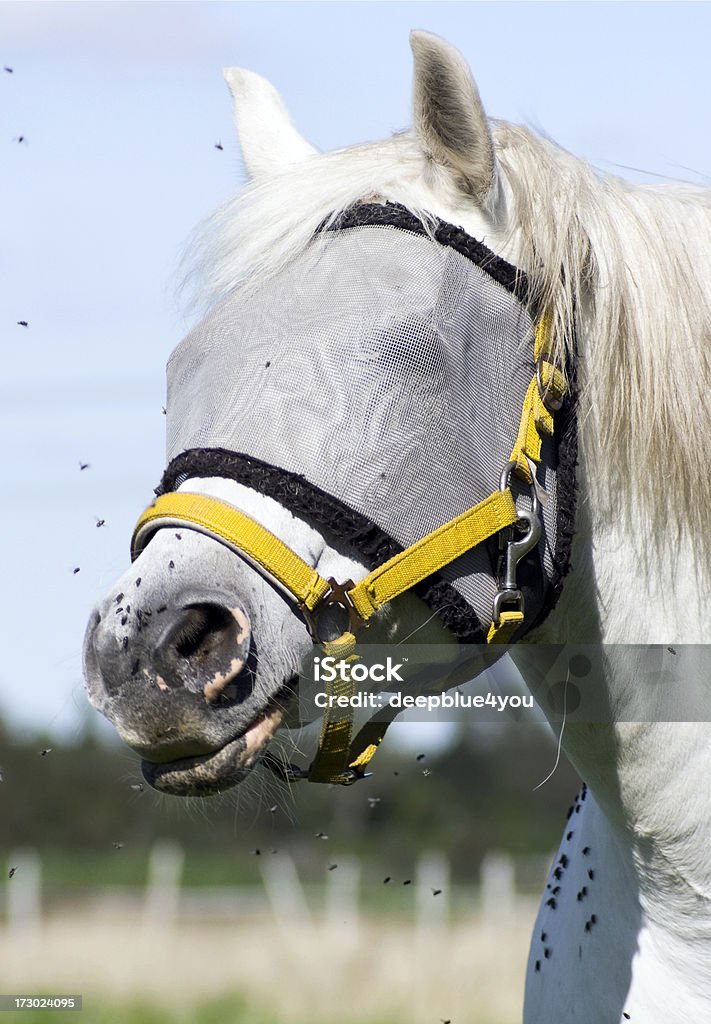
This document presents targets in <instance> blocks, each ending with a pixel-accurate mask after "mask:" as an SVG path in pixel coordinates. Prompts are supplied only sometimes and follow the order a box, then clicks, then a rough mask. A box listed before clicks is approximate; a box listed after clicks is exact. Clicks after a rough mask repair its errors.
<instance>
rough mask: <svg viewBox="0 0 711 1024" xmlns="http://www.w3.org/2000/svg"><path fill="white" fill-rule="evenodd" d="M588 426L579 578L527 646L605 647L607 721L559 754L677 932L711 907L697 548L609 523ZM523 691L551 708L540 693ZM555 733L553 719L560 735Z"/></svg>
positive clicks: (528, 663) (573, 737) (627, 522)
mask: <svg viewBox="0 0 711 1024" xmlns="http://www.w3.org/2000/svg"><path fill="white" fill-rule="evenodd" d="M589 425H590V421H589V419H588V420H587V422H586V420H585V418H583V420H582V422H581V438H580V440H581V463H580V467H579V470H580V493H579V500H578V523H577V533H576V539H575V543H574V547H573V556H572V563H573V570H572V571H571V573H570V575H569V576H568V577H567V579H566V582H565V585H564V588H563V593H562V595H561V600H560V602H559V604H558V606H557V607H556V609H555V610H554V612H553V613H552V614H551V616H550V617H549V620H548V621H547V623H546V624H545V625H544V627H542V628H541V629H539V630H538V631H537V632H536V633H535V635H534V636H533V637H532V639H533V641H534V643H536V642H538V643H544V644H545V643H550V644H572V645H577V644H584V645H588V644H591V645H595V646H598V647H599V645H601V646H602V654H603V657H602V664H603V670H602V672H601V673H600V674H596V676H595V678H594V684H593V685H595V686H596V687H599V692H598V695H597V696H598V706H602V707H603V708H604V712H605V715H604V717H606V721H604V722H600V723H595V724H590V723H580V724H575V723H574V722H573V721H569V722H567V723H566V724H565V726H564V727H563V732H562V746H563V749H564V750H565V752H566V754H567V756H568V758H569V760H570V761H571V762H572V763H573V765H574V766H575V767H576V769H577V771H578V772H579V774H580V775H581V777H582V778H583V779H585V780H586V782H587V783H588V785H589V787H590V789H591V790H592V792H593V794H594V796H595V799H596V800H597V802H598V803H599V805H600V807H601V809H602V812H603V814H604V816H605V822H604V824H600V826H599V828H600V830H607V831H609V833H610V844H611V848H617V849H618V850H620V851H622V855H623V857H624V858H625V859H626V860H627V861H628V862H629V863H630V864H632V865H633V869H634V871H635V872H636V875H637V883H636V884H637V887H638V891H639V899H640V902H641V905H642V907H643V910H644V911H645V914H646V916H647V917H649V918H651V919H653V920H656V921H657V923H658V924H659V927H662V928H666V927H671V928H676V929H677V930H679V929H681V930H682V931H683V929H684V927H685V925H684V923H683V922H684V917H685V915H686V914H687V913H688V911H689V907H690V906H692V905H693V904H694V903H695V901H697V900H698V895H699V894H705V895H706V896H707V897H711V865H709V862H708V856H707V851H706V839H705V836H704V834H703V829H701V828H699V823H700V822H706V821H708V820H711V791H710V790H709V787H708V785H707V782H706V780H707V777H708V772H709V769H711V743H710V742H709V740H710V739H711V728H710V727H709V725H708V723H707V722H706V721H704V719H706V718H707V717H708V712H707V704H708V694H707V686H706V680H707V678H708V667H709V665H708V658H707V657H706V654H705V652H706V650H707V648H706V647H705V646H704V645H705V644H706V643H707V642H708V641H709V639H710V637H709V633H710V632H711V630H710V623H709V621H708V615H707V611H706V610H707V609H708V594H707V593H705V592H704V591H705V590H708V587H707V585H705V584H704V582H703V577H704V573H703V566H702V565H701V559H700V552H699V548H698V546H697V545H696V544H695V543H694V542H693V541H692V539H690V538H689V537H688V535H687V537H686V538H684V537H681V538H680V537H679V535H678V533H677V532H675V531H670V534H669V536H668V537H664V536H662V537H659V536H656V537H655V538H654V541H653V542H650V541H645V537H648V534H646V533H645V523H644V518H643V516H642V515H641V514H640V515H639V516H638V518H637V519H636V520H635V517H634V516H633V515H630V514H622V512H618V514H617V515H611V514H610V509H609V504H608V501H607V499H603V500H601V501H599V502H598V501H597V500H596V498H597V497H598V495H599V490H598V488H596V487H595V486H590V481H589V479H588V474H589V467H590V464H591V462H593V460H592V459H591V458H590V449H591V447H592V446H594V445H595V444H596V438H595V437H594V436H591V434H590V431H589ZM597 463H598V460H597V459H596V460H595V464H597ZM645 543H646V544H647V547H646V548H645ZM535 659H536V655H535V654H534V653H533V648H532V647H529V648H528V649H526V645H520V647H519V648H517V649H516V650H515V652H514V660H515V661H516V662H517V663H518V664H519V667H520V669H521V671H522V673H523V675H524V678H527V677H528V679H529V680H535V677H536V673H535V672H534V671H530V669H531V668H532V666H533V665H534V662H535ZM527 669H529V671H527ZM576 682H580V681H579V680H578V681H576ZM581 685H583V686H584V685H585V681H582V683H581ZM531 686H532V689H533V691H534V696H537V697H538V698H539V700H540V703H541V706H542V707H545V706H546V697H547V692H546V687H545V686H540V687H539V686H537V684H536V683H535V682H532V684H531ZM670 712H671V713H670ZM670 717H671V718H674V719H675V720H674V721H668V720H666V719H668V718H670ZM561 724H562V723H561V721H560V720H559V719H558V720H556V721H553V722H552V725H553V728H554V731H555V733H556V735H559V734H560V731H561ZM662 883H664V884H662ZM660 892H664V893H665V903H664V905H662V904H661V903H660V902H659V893H660ZM675 910H676V913H675ZM709 926H710V928H711V922H709Z"/></svg>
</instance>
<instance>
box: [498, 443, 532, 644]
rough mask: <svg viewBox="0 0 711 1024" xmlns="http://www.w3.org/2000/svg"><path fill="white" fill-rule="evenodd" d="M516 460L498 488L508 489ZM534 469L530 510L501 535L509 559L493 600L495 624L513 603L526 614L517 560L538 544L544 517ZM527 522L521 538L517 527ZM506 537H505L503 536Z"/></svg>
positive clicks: (502, 475)
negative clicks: (515, 531) (516, 536)
mask: <svg viewBox="0 0 711 1024" xmlns="http://www.w3.org/2000/svg"><path fill="white" fill-rule="evenodd" d="M516 465H517V463H516V462H515V461H512V462H507V463H506V465H505V466H504V468H503V470H502V471H501V477H500V479H499V489H500V490H502V491H505V490H506V488H507V487H508V485H509V480H510V478H511V474H512V473H513V471H514V470H515V468H516ZM534 468H535V467H532V468H531V479H532V481H533V482H532V484H531V502H532V508H531V511H530V512H529V511H527V510H525V509H524V510H523V511H522V512H520V511H518V509H517V512H518V520H517V522H516V524H515V525H514V526H510V527H509V528H508V530H507V531H506V534H503V533H502V534H501V535H500V541H499V542H500V544H501V545H502V547H503V546H504V545H505V546H506V560H505V563H504V574H503V579H502V582H501V586H500V587H499V589H498V590H497V591H496V593H495V594H494V600H493V604H492V622H493V623H494V625H495V626H498V625H499V622H500V621H501V611H502V606H503V605H514V606H515V610H516V611H520V612H521V613H522V614H523V610H524V599H523V594H522V593H521V591H520V590H519V589H518V587H517V585H516V569H517V566H518V563H519V562H520V561H521V559H522V558H524V557H525V556H526V555H527V554H528V552H529V551H531V550H533V548H535V546H536V545H537V544H538V541H539V540H540V538H541V530H542V527H541V519H540V511H541V504H540V501H539V500H538V492H537V490H536V482H535V478H534V476H533V469H534ZM521 522H524V523H527V524H528V529H527V531H526V533H525V535H524V536H523V537H520V538H518V539H516V538H515V536H514V530H515V529H516V528H517V527H518V524H519V523H521ZM505 536H506V539H504V537H505Z"/></svg>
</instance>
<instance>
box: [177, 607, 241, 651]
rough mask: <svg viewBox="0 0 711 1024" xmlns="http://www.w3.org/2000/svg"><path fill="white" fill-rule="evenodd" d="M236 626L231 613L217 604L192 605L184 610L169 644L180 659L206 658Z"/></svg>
mask: <svg viewBox="0 0 711 1024" xmlns="http://www.w3.org/2000/svg"><path fill="white" fill-rule="evenodd" d="M235 626H236V623H235V620H234V618H233V616H232V613H231V612H230V611H229V610H228V609H227V608H223V607H221V606H220V605H218V604H194V605H188V607H187V608H185V609H184V618H183V620H182V621H181V622H179V623H178V625H177V627H176V628H175V632H174V635H173V637H172V638H171V642H172V644H173V646H174V647H175V650H176V652H177V654H179V655H180V657H181V658H193V657H203V658H205V657H207V656H208V655H209V654H210V653H211V652H212V651H214V650H215V648H216V647H218V646H219V645H220V643H221V642H222V641H223V640H224V634H225V633H226V632H230V631H231V630H234V629H235Z"/></svg>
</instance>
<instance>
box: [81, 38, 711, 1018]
mask: <svg viewBox="0 0 711 1024" xmlns="http://www.w3.org/2000/svg"><path fill="white" fill-rule="evenodd" d="M412 47H413V52H414V57H415V76H414V128H413V130H412V131H411V132H407V133H404V134H400V135H397V136H395V137H394V138H391V139H388V140H386V141H383V142H379V143H375V144H370V145H361V146H356V147H354V148H351V149H346V150H342V151H338V152H334V153H329V154H319V153H316V152H315V151H314V149H313V148H312V147H311V146H310V145H309V143H308V142H306V141H305V140H304V139H303V138H302V137H301V136H300V135H299V134H298V132H297V131H296V129H295V128H294V127H293V125H292V123H291V121H290V119H289V116H288V114H287V111H286V109H285V107H284V105H283V103H282V100H281V98H280V97H279V96H278V94H277V93H276V92H275V90H274V89H273V88H272V87H271V86H270V85H269V84H268V83H267V82H265V81H264V80H263V79H262V78H260V77H259V76H257V75H255V74H253V73H251V72H247V71H241V70H236V69H232V70H229V71H228V72H227V73H226V77H227V81H228V84H229V87H230V89H231V92H232V96H233V98H234V105H235V114H236V121H237V130H238V133H239V137H240V142H241V146H242V150H243V154H244V161H245V164H246V167H247V169H248V172H249V174H250V176H251V179H252V180H251V183H250V184H249V186H248V187H247V188H246V189H245V190H244V191H243V192H242V193H241V194H239V195H238V196H237V197H236V199H234V200H233V201H231V202H230V203H228V204H227V205H226V206H225V208H224V209H223V210H222V211H221V212H220V213H219V214H218V215H217V217H216V219H215V220H213V222H212V223H210V224H209V226H208V229H207V230H206V231H205V233H204V235H203V245H202V249H201V253H200V260H199V264H198V265H199V267H200V269H201V271H202V272H203V277H204V280H205V282H206V285H207V288H208V291H209V293H210V296H211V297H212V298H213V299H216V300H217V299H220V298H222V297H223V296H225V295H227V294H230V293H232V291H233V290H234V289H240V288H246V289H249V287H251V285H252V284H253V282H255V281H256V282H264V281H266V280H269V279H270V277H273V276H274V275H276V274H278V273H279V272H281V271H282V270H283V268H285V267H286V268H288V267H289V265H290V263H291V261H292V260H294V259H295V258H296V256H297V255H298V254H300V253H301V252H303V251H304V250H305V249H306V248H307V247H308V246H309V244H310V242H311V240H312V239H313V237H314V233H315V232H316V231H317V230H318V228H319V226H320V225H322V224H323V222H324V221H326V220H328V218H329V217H331V216H332V215H333V214H334V213H338V212H339V211H343V210H346V209H348V208H350V207H352V206H353V204H356V203H358V202H362V201H367V202H371V203H373V202H375V203H382V202H385V201H390V202H394V203H398V204H401V205H402V206H404V207H406V208H407V209H408V210H409V211H411V212H412V213H413V214H414V215H415V216H417V217H418V218H420V220H422V221H423V222H424V223H426V224H431V223H432V219H433V217H436V218H439V219H441V220H443V221H446V222H449V223H451V224H455V225H461V226H462V227H463V228H464V229H465V231H466V232H467V233H468V234H469V235H471V236H474V237H475V238H478V239H482V240H483V241H484V242H485V243H486V245H487V246H488V247H489V249H491V250H493V251H494V252H495V253H497V254H499V255H501V256H502V257H503V258H505V259H506V260H508V261H509V262H510V263H512V264H513V265H515V266H517V267H520V268H522V269H523V270H525V272H526V274H527V275H528V278H529V281H530V282H531V285H532V287H533V289H534V292H535V294H536V296H537V300H538V303H539V304H540V306H541V308H543V309H545V310H547V312H548V315H549V317H550V322H551V325H552V336H553V338H554V339H555V344H556V346H557V349H558V351H557V355H558V357H559V358H562V357H563V355H564V353H563V352H562V351H561V350H562V349H563V348H565V347H566V346H570V339H571V338H573V337H575V339H576V341H575V352H571V351H568V352H567V353H565V354H567V356H568V358H574V360H575V363H576V367H577V377H578V385H579V398H578V429H579V445H580V449H579V451H580V454H579V465H578V515H577V523H576V534H575V541H574V547H573V557H572V571H571V572H570V574H569V575H568V577H567V579H566V582H565V585H564V587H563V591H562V596H561V598H560V600H559V602H558V604H557V606H556V608H555V609H554V611H552V612H551V613H550V614H549V615H548V617H547V618H546V620H545V622H544V623H543V624H542V625H541V626H539V627H538V628H537V629H536V630H534V631H533V632H531V633H530V634H529V635H528V636H527V638H526V639H527V643H526V644H519V645H518V646H516V647H515V649H514V657H515V659H516V661H517V664H518V666H519V668H520V669H521V671H522V673H523V675H524V677H526V675H527V674H528V675H529V676H530V678H531V686H532V688H533V691H534V695H535V693H536V688H537V686H538V685H539V684H538V683H537V682H536V680H537V679H538V678H539V675H540V673H538V672H537V669H536V665H535V653H534V647H533V644H536V643H554V644H561V643H598V642H603V643H605V644H606V645H616V646H611V647H609V648H607V649H606V658H605V672H604V677H603V678H602V679H601V681H600V686H601V688H602V691H601V692H602V694H603V697H604V700H605V701H606V703H607V705H608V706H609V708H610V712H611V716H612V718H611V721H610V722H609V723H608V724H598V725H585V724H578V725H572V724H569V725H568V726H566V728H565V730H564V732H563V735H562V742H563V746H564V748H565V751H566V753H567V755H568V757H569V758H570V760H571V761H572V763H573V764H574V765H575V767H576V768H577V770H578V771H579V773H580V775H581V776H582V777H583V778H584V779H586V781H587V787H584V788H583V791H582V792H581V794H579V796H578V798H577V799H576V802H575V804H574V807H573V810H572V812H571V816H570V820H569V822H568V823H567V825H566V829H565V833H564V837H563V840H562V842H561V847H560V850H559V854H558V855H557V857H556V860H555V863H554V866H553V870H552V872H551V876H550V878H549V880H548V886H547V888H546V891H545V893H544V896H543V899H542V903H541V909H540V912H539V915H538V920H537V922H536V926H535V932H534V935H533V939H532V944H531V953H530V959H529V967H528V976H527V983H526V998H525V1020H526V1021H527V1022H528V1024H533V1022H536V1024H551V1022H558V1021H561V1022H562V1021H574V1020H575V1021H583V1022H585V1024H617V1022H618V1021H620V1022H621V1021H626V1020H630V1021H632V1022H638V1024H675V1022H679V1024H681V1022H684V1024H686V1022H689V1021H695V1022H700V1021H704V1020H709V1019H711V786H709V782H708V779H709V775H710V774H711V743H710V742H709V740H710V739H711V737H710V735H709V729H708V726H707V725H706V724H704V723H688V722H686V723H685V722H683V721H682V722H672V723H670V722H665V721H658V720H656V719H657V718H658V717H660V710H659V709H660V708H661V707H662V704H661V700H662V697H661V694H660V688H659V687H657V686H653V685H650V684H649V682H648V680H647V677H648V675H649V673H645V672H643V671H640V658H643V657H644V652H643V651H642V650H641V648H640V647H639V646H635V647H630V646H627V647H626V646H624V645H645V644H657V645H663V648H662V650H661V654H660V655H659V656H660V657H663V658H667V659H671V660H673V659H675V658H676V659H681V660H682V662H683V665H684V671H685V674H686V676H687V679H686V684H685V685H687V687H688V688H690V689H691V690H692V691H694V693H693V695H694V696H695V697H696V698H699V699H700V700H701V702H702V703H703V697H704V695H705V696H706V697H708V694H709V690H708V686H707V684H706V680H705V678H704V668H703V660H702V658H701V654H700V653H699V652H700V651H702V649H701V648H691V649H685V648H684V647H682V646H681V645H684V644H696V645H701V644H704V643H706V642H707V641H708V639H709V634H710V633H711V622H710V621H709V615H708V607H709V593H708V592H709V582H708V573H707V572H706V571H705V568H706V566H707V565H708V564H709V563H708V557H709V548H710V546H711V543H710V542H711V528H710V527H711V474H710V473H709V472H708V467H707V459H706V452H708V448H709V444H708V430H709V426H710V425H711V415H710V411H711V410H710V409H709V405H710V403H711V365H710V356H709V353H710V352H711V345H710V343H711V273H710V271H711V267H710V260H709V253H710V251H711V194H710V193H708V192H707V191H705V190H702V189H700V188H694V187H691V186H687V185H669V186H663V187H651V188H650V187H641V186H637V185H630V184H628V183H626V182H624V181H622V180H619V179H617V178H614V177H609V176H602V175H600V174H598V173H597V172H596V171H594V170H593V169H591V168H590V167H589V166H588V165H587V164H585V163H584V162H581V161H579V160H577V159H575V158H573V157H572V156H570V155H569V154H567V153H565V152H563V151H562V150H560V149H559V148H557V147H556V146H555V145H554V144H552V143H551V142H550V141H548V140H546V139H542V138H540V137H538V136H536V135H534V134H533V133H531V132H530V131H528V130H527V129H525V128H521V127H518V126H514V125H510V124H506V123H497V122H490V121H489V120H488V119H487V117H486V115H485V112H484V110H483V107H482V104H481V101H480V99H479V95H478V93H477V90H476V86H475V84H474V82H473V80H472V78H471V76H470V73H469V70H468V68H467V67H466V64H465V63H464V61H463V59H462V58H461V56H460V55H459V54H458V53H457V52H456V51H455V50H453V49H452V48H451V47H450V46H448V45H447V44H445V43H444V42H443V41H441V40H439V39H438V38H436V37H434V36H431V35H428V34H425V33H415V34H413V36H412ZM661 128H662V126H661V125H660V131H661ZM243 385H244V387H246V388H248V387H250V381H249V380H245V381H244V382H243ZM178 490H188V491H191V492H198V493H201V494H205V495H211V496H213V497H216V498H220V499H223V500H224V501H226V502H228V503H230V504H231V505H233V506H235V507H236V508H239V509H241V510H243V511H244V512H246V513H248V514H249V515H251V516H253V517H254V518H255V519H257V520H258V521H260V522H262V523H263V524H264V525H266V526H268V528H269V529H270V530H271V531H272V532H273V533H275V534H276V535H277V536H278V537H280V538H281V539H282V540H283V541H285V542H286V543H287V544H288V545H289V547H290V548H291V549H292V550H293V551H294V552H296V553H297V554H298V555H300V556H301V558H302V559H304V560H305V561H306V562H307V563H308V564H309V565H310V566H314V567H316V568H317V569H318V571H319V572H320V573H321V575H322V576H326V577H328V576H334V577H336V578H339V579H346V578H347V577H350V578H351V579H355V580H358V579H361V578H362V577H363V576H365V574H366V572H367V568H366V566H365V565H364V564H363V561H362V559H360V558H358V557H357V556H356V555H355V554H354V552H353V549H351V548H348V547H345V548H344V547H343V546H341V545H338V544H331V543H328V542H327V541H326V540H325V539H324V537H323V535H322V531H320V530H318V529H316V528H314V526H313V525H312V524H310V523H309V521H308V519H307V518H306V517H304V516H299V515H294V514H293V513H292V512H291V511H290V510H289V508H288V507H285V504H282V503H280V502H278V501H276V500H275V499H274V498H271V497H266V496H265V495H263V494H260V493H258V492H257V490H255V489H252V488H250V487H248V486H245V485H244V484H240V483H237V482H234V481H233V480H230V479H224V478H221V477H219V476H218V475H214V476H210V477H208V478H198V479H190V480H189V481H187V482H182V483H180V482H179V487H178ZM371 630H372V632H371V635H370V639H371V640H373V639H378V640H383V641H390V640H398V639H400V638H405V637H409V636H411V635H412V634H413V633H416V635H417V639H418V640H419V641H423V640H424V641H425V642H438V643H444V644H447V643H450V644H451V643H452V642H453V641H452V638H451V636H450V635H449V633H448V631H447V629H446V628H445V626H444V625H442V623H441V622H440V621H439V620H438V619H437V618H436V617H434V618H433V617H432V614H431V612H430V610H429V608H428V607H427V606H426V605H425V604H424V603H423V602H422V601H420V599H419V598H417V597H415V596H413V595H411V594H406V595H403V596H402V597H399V598H398V599H397V600H396V601H394V602H392V604H391V605H388V606H387V607H386V608H385V609H384V610H383V611H382V612H380V613H379V615H377V616H376V617H375V621H374V624H373V625H372V626H371ZM311 645H312V641H311V637H310V636H309V633H308V631H307V629H306V626H305V625H304V622H303V621H302V619H301V618H300V617H299V616H298V615H296V614H294V609H293V606H292V604H290V603H289V602H288V601H285V600H284V598H283V595H282V594H280V593H279V592H278V591H277V590H276V589H275V588H274V587H273V586H272V585H271V584H270V583H269V582H268V581H267V580H266V579H265V578H264V576H263V575H261V574H260V573H258V572H256V571H255V570H254V568H253V567H252V566H251V565H250V564H249V563H248V562H247V561H245V560H242V559H240V558H237V557H235V555H234V554H233V553H232V552H230V551H229V550H228V549H227V548H226V547H225V546H224V545H222V544H220V543H217V542H216V541H215V540H214V539H211V538H209V537H206V536H204V535H202V534H200V533H198V532H195V531H193V530H190V529H176V528H172V529H169V528H165V529H161V530H159V531H158V533H157V534H156V535H155V537H154V539H153V540H152V541H151V543H150V544H149V545H148V546H147V547H146V548H145V550H144V551H143V552H142V553H141V554H140V556H139V558H138V559H137V561H136V562H135V563H134V564H133V565H132V567H131V568H130V570H129V571H128V572H126V573H125V574H124V575H123V576H122V577H121V579H119V581H118V582H117V583H116V584H115V585H114V586H113V587H112V588H111V590H110V591H109V593H108V594H107V596H106V597H105V599H104V600H103V601H102V602H101V603H100V604H99V605H98V607H97V609H96V611H95V612H94V615H93V616H92V620H91V622H90V625H89V628H88V632H87V639H86V645H85V663H86V676H87V681H88V690H89V695H90V699H91V701H92V703H94V704H95V706H96V707H97V708H99V710H101V711H102V712H103V713H104V714H106V715H107V716H108V717H109V718H110V719H111V720H112V721H113V722H114V724H115V725H116V728H117V729H118V731H119V733H120V735H121V736H122V737H123V738H124V739H125V740H126V741H127V742H128V743H129V744H130V745H131V746H132V747H133V748H134V749H135V750H137V751H139V752H140V753H141V754H142V756H143V758H144V771H145V773H146V776H147V778H148V779H149V781H152V782H153V783H154V784H155V785H157V786H159V787H160V788H162V789H164V790H166V791H168V792H176V793H185V794H190V793H200V792H210V791H213V790H214V789H215V788H224V787H225V786H228V785H231V784H234V783H235V782H239V781H240V780H241V779H242V778H243V777H244V775H246V774H247V773H248V771H249V770H250V768H251V766H252V765H253V764H254V763H255V762H256V761H257V759H258V755H259V754H260V752H261V751H262V750H263V748H264V746H265V745H266V744H267V742H269V741H270V740H271V739H272V737H273V735H274V733H275V731H276V729H277V727H278V726H279V725H280V723H281V722H282V720H283V721H284V724H287V725H288V723H289V709H288V696H289V686H288V684H289V681H290V680H291V679H292V677H293V675H294V674H295V673H296V672H297V671H298V667H299V664H300V660H301V658H302V656H304V654H306V653H308V652H309V650H310V649H311ZM679 717H683V715H681V716H679ZM556 728H557V729H559V728H560V725H559V724H557V725H556ZM280 735H281V734H280ZM277 743H278V740H277Z"/></svg>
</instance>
